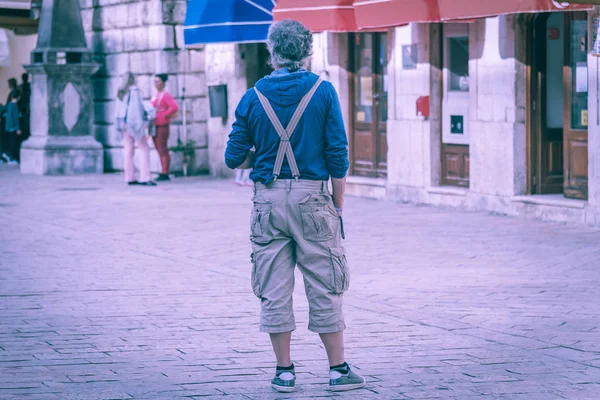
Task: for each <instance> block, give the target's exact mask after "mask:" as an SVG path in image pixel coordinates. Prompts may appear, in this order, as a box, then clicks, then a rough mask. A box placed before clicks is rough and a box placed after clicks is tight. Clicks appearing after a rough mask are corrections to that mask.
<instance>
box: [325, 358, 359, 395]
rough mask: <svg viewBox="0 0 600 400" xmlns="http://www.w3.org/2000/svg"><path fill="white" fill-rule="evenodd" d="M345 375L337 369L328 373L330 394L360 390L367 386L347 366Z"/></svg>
mask: <svg viewBox="0 0 600 400" xmlns="http://www.w3.org/2000/svg"><path fill="white" fill-rule="evenodd" d="M346 366H347V368H348V369H347V371H348V372H347V373H343V372H344V370H343V369H342V370H340V369H338V368H336V369H332V370H330V371H329V390H331V391H332V392H345V391H346V390H354V389H360V388H362V387H364V386H365V385H366V384H367V381H366V380H365V378H363V377H362V376H360V375H358V374H355V373H354V372H353V371H352V370H351V369H350V366H349V365H348V364H346Z"/></svg>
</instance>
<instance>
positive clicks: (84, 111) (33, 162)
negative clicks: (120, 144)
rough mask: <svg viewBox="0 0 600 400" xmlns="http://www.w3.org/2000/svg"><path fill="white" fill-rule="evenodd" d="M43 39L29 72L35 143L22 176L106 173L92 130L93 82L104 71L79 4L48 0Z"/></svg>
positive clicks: (28, 146) (25, 154)
mask: <svg viewBox="0 0 600 400" xmlns="http://www.w3.org/2000/svg"><path fill="white" fill-rule="evenodd" d="M65 27H67V28H66V29H65ZM38 35H39V36H38V43H37V47H36V49H35V50H34V51H33V52H32V63H31V64H30V65H28V66H26V69H27V71H28V72H29V73H31V74H32V76H33V79H32V82H31V83H32V94H31V137H30V139H29V140H27V141H26V142H25V143H23V146H22V149H21V172H23V173H30V174H38V175H61V174H82V173H102V172H103V151H102V145H101V144H100V143H98V142H96V140H95V139H94V137H93V136H92V125H91V124H92V84H91V76H92V74H94V73H95V72H96V71H97V69H98V67H99V65H97V64H95V63H94V62H93V57H92V53H91V51H90V50H89V49H88V48H87V46H86V41H85V35H84V33H83V26H82V23H81V16H80V10H79V2H78V1H77V0H44V2H43V4H42V10H41V17H40V26H39V34H38Z"/></svg>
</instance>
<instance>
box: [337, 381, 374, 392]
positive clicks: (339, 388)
mask: <svg viewBox="0 0 600 400" xmlns="http://www.w3.org/2000/svg"><path fill="white" fill-rule="evenodd" d="M366 385H367V382H366V381H365V382H363V383H354V384H352V385H341V386H329V390H330V391H332V392H345V391H347V390H355V389H361V388H364V387H365V386H366Z"/></svg>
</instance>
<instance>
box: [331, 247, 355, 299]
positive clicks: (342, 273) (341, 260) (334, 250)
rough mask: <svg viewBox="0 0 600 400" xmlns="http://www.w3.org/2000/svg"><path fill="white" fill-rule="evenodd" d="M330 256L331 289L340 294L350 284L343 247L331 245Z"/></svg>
mask: <svg viewBox="0 0 600 400" xmlns="http://www.w3.org/2000/svg"><path fill="white" fill-rule="evenodd" d="M329 253H330V258H331V271H332V272H331V275H332V276H331V283H332V284H331V289H332V290H331V291H332V292H333V293H335V294H342V293H344V292H345V291H346V290H348V287H349V286H350V270H349V268H348V262H347V261H346V255H345V254H344V248H343V247H331V248H330V249H329Z"/></svg>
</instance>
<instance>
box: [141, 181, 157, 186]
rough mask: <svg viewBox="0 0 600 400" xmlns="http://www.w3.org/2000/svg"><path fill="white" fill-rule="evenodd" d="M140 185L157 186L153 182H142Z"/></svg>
mask: <svg viewBox="0 0 600 400" xmlns="http://www.w3.org/2000/svg"><path fill="white" fill-rule="evenodd" d="M138 185H140V186H157V185H156V183H154V182H152V181H148V182H140V183H138Z"/></svg>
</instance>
